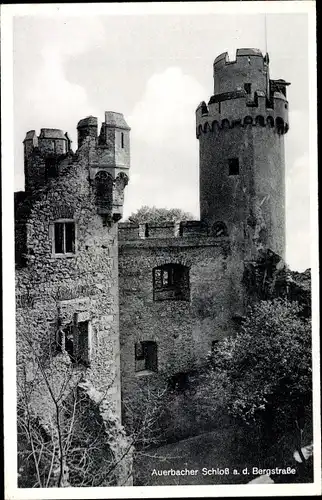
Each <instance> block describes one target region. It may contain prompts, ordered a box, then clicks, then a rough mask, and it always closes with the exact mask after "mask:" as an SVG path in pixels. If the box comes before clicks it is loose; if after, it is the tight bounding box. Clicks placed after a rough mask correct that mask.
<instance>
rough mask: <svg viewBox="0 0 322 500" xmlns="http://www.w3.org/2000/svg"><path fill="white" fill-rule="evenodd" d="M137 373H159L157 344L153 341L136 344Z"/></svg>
mask: <svg viewBox="0 0 322 500" xmlns="http://www.w3.org/2000/svg"><path fill="white" fill-rule="evenodd" d="M135 371H136V372H140V371H150V372H157V371H158V354H157V344H156V342H153V341H150V340H149V341H144V342H137V343H136V344H135Z"/></svg>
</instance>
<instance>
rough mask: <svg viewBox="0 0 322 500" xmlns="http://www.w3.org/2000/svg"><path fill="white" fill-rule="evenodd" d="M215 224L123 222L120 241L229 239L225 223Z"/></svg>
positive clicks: (120, 228) (199, 222)
mask: <svg viewBox="0 0 322 500" xmlns="http://www.w3.org/2000/svg"><path fill="white" fill-rule="evenodd" d="M220 224H221V225H220V226H219V225H218V224H215V225H214V226H213V227H211V226H209V225H208V224H206V223H204V222H201V221H181V222H166V223H162V224H149V223H142V224H133V223H132V222H121V223H119V225H118V229H119V232H118V233H119V241H120V242H122V241H136V240H137V241H139V240H153V239H169V238H178V239H182V238H190V237H191V238H200V237H211V238H217V239H218V241H223V240H224V241H227V240H228V234H227V230H226V229H225V228H224V227H223V226H224V224H223V223H220Z"/></svg>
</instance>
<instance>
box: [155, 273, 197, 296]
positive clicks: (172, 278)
mask: <svg viewBox="0 0 322 500" xmlns="http://www.w3.org/2000/svg"><path fill="white" fill-rule="evenodd" d="M153 300H187V301H188V300H190V284H189V268H188V267H186V266H183V265H181V264H164V265H163V266H160V267H157V268H154V270H153Z"/></svg>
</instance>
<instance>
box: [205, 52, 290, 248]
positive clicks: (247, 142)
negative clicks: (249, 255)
mask: <svg viewBox="0 0 322 500" xmlns="http://www.w3.org/2000/svg"><path fill="white" fill-rule="evenodd" d="M288 85H289V83H288V82H286V81H285V80H272V79H270V75H269V57H268V54H266V55H265V56H263V54H262V53H261V51H260V50H258V49H238V50H237V52H236V59H235V60H234V61H230V60H229V58H228V54H227V53H226V52H225V53H223V54H220V55H219V56H218V57H217V58H216V59H215V61H214V94H213V95H212V96H211V98H210V99H209V101H208V104H206V102H205V101H203V102H202V103H201V104H200V105H199V106H198V108H197V110H196V135H197V138H198V139H199V150H200V213H201V220H202V221H204V222H207V223H208V224H210V225H211V224H214V223H216V221H222V222H223V223H224V224H225V225H226V226H227V227H228V231H229V234H230V235H231V236H232V238H233V240H236V241H239V242H244V243H245V242H246V241H251V242H252V243H255V246H256V247H257V248H258V247H270V248H271V250H273V251H275V252H276V253H278V254H279V255H280V256H281V257H284V254H285V206H284V205H285V164H284V163H285V162H284V135H285V133H286V132H287V131H288V128H289V122H288V101H287V97H286V87H287V86H288Z"/></svg>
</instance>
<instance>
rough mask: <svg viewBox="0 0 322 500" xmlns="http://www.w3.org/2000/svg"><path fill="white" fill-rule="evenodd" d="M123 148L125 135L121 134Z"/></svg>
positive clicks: (122, 146)
mask: <svg viewBox="0 0 322 500" xmlns="http://www.w3.org/2000/svg"><path fill="white" fill-rule="evenodd" d="M121 148H122V149H123V148H124V134H123V132H121Z"/></svg>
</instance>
